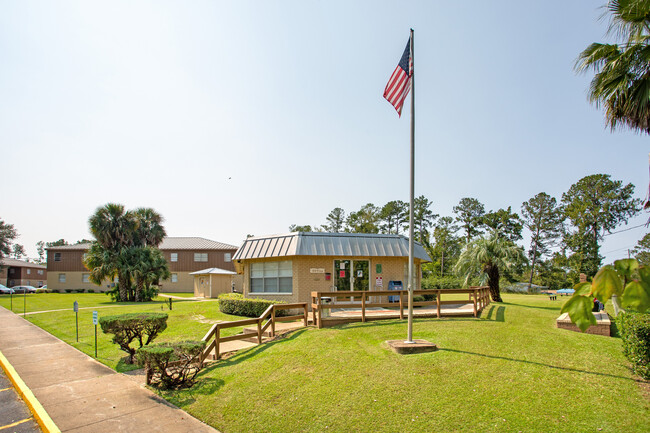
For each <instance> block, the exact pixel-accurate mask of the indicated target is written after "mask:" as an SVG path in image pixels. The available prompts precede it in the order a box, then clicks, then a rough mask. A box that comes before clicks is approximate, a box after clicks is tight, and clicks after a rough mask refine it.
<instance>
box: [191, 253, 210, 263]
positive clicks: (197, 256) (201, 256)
mask: <svg viewBox="0 0 650 433" xmlns="http://www.w3.org/2000/svg"><path fill="white" fill-rule="evenodd" d="M194 261H195V262H207V261H208V253H194Z"/></svg>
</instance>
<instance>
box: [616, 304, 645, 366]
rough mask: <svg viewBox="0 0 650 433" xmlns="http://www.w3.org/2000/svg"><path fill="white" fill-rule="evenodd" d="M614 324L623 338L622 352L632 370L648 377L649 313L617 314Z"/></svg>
mask: <svg viewBox="0 0 650 433" xmlns="http://www.w3.org/2000/svg"><path fill="white" fill-rule="evenodd" d="M616 325H617V327H618V330H619V332H620V334H621V339H622V340H623V354H624V355H625V356H626V357H627V359H629V360H630V362H631V363H632V370H633V371H634V372H635V373H636V374H638V375H639V376H641V377H642V378H644V379H650V314H647V313H645V314H642V313H634V312H627V313H623V314H619V316H618V317H617V318H616Z"/></svg>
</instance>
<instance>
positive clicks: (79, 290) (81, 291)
mask: <svg viewBox="0 0 650 433" xmlns="http://www.w3.org/2000/svg"><path fill="white" fill-rule="evenodd" d="M75 292H77V293H83V292H84V289H76V290H75Z"/></svg>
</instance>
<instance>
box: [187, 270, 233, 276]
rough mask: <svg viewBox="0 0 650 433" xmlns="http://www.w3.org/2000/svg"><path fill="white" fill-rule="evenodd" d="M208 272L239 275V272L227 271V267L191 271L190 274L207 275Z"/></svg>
mask: <svg viewBox="0 0 650 433" xmlns="http://www.w3.org/2000/svg"><path fill="white" fill-rule="evenodd" d="M206 274H213V275H215V274H218V275H237V272H233V271H227V270H225V269H219V268H208V269H203V270H201V271H196V272H190V275H206Z"/></svg>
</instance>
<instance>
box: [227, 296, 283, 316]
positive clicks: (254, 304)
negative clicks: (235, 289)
mask: <svg viewBox="0 0 650 433" xmlns="http://www.w3.org/2000/svg"><path fill="white" fill-rule="evenodd" d="M284 303H285V302H281V301H267V300H266V299H256V298H244V296H243V295H241V294H239V293H224V294H223V295H219V311H221V312H222V313H225V314H232V315H234V316H244V317H259V316H260V315H262V313H263V312H264V311H266V309H267V308H269V306H270V305H273V304H284ZM287 314H288V310H280V311H278V312H277V313H276V315H277V316H278V317H280V316H286V315H287Z"/></svg>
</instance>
